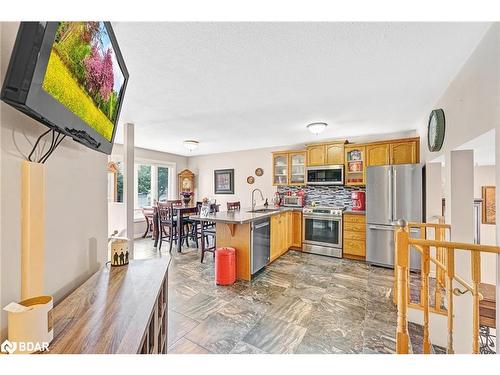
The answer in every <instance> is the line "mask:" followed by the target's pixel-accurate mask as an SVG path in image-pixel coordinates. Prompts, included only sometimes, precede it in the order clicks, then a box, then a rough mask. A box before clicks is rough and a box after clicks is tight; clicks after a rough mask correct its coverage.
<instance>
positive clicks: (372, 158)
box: [366, 143, 391, 167]
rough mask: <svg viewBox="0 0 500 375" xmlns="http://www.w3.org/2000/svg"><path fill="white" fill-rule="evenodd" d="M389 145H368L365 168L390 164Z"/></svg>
mask: <svg viewBox="0 0 500 375" xmlns="http://www.w3.org/2000/svg"><path fill="white" fill-rule="evenodd" d="M390 152H391V150H390V145H389V144H388V143H381V144H370V145H367V146H366V166H367V167H373V166H376V165H388V164H390V160H391V158H390Z"/></svg>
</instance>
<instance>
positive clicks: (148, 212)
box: [142, 207, 154, 238]
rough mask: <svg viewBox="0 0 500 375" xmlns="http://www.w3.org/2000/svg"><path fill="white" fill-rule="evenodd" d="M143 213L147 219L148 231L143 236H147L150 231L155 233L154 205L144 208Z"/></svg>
mask: <svg viewBox="0 0 500 375" xmlns="http://www.w3.org/2000/svg"><path fill="white" fill-rule="evenodd" d="M142 214H143V215H144V219H146V231H145V232H144V234H143V235H142V238H146V236H147V235H148V234H149V233H150V232H151V233H153V229H154V209H153V207H151V208H149V207H145V208H143V209H142Z"/></svg>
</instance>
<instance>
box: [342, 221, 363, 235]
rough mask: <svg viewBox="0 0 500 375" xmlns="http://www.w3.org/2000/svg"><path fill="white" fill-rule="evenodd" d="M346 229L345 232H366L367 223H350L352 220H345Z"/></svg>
mask: <svg viewBox="0 0 500 375" xmlns="http://www.w3.org/2000/svg"><path fill="white" fill-rule="evenodd" d="M344 231H345V232H349V231H352V232H363V233H364V232H366V225H365V223H350V222H344Z"/></svg>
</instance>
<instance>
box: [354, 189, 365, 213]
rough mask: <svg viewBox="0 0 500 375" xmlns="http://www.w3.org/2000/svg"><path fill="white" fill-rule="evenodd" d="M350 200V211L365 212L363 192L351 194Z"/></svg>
mask: <svg viewBox="0 0 500 375" xmlns="http://www.w3.org/2000/svg"><path fill="white" fill-rule="evenodd" d="M351 200H352V210H353V211H365V192H364V191H353V192H352V193H351Z"/></svg>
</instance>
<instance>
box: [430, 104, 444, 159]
mask: <svg viewBox="0 0 500 375" xmlns="http://www.w3.org/2000/svg"><path fill="white" fill-rule="evenodd" d="M445 129H446V122H445V118H444V111H443V110H442V109H435V110H433V111H432V112H431V114H430V115H429V124H428V126H427V145H428V147H429V151H430V152H436V151H439V150H441V147H443V142H444V133H445Z"/></svg>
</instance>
